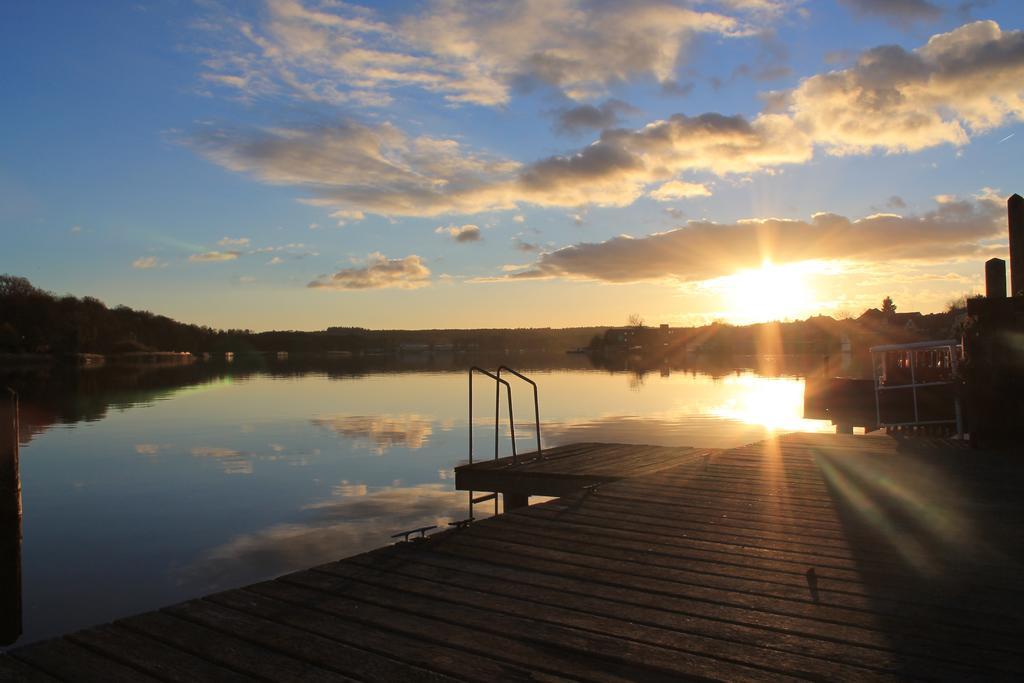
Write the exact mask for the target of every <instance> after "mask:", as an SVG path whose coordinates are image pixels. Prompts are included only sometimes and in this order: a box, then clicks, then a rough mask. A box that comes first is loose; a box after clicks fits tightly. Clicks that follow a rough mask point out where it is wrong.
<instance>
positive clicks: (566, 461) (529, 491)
mask: <svg viewBox="0 0 1024 683" xmlns="http://www.w3.org/2000/svg"><path fill="white" fill-rule="evenodd" d="M710 452H711V451H708V450H701V449H696V448H686V447H667V446H645V445H639V444H622V443H574V444H568V445H565V446H558V447H556V448H549V449H547V450H546V451H544V452H543V454H542V456H541V457H538V456H537V453H536V452H530V453H524V454H522V455H520V456H519V457H518V458H515V459H514V458H513V457H512V456H506V457H504V458H498V459H485V460H478V461H476V462H474V463H473V464H472V465H468V464H467V465H460V466H459V467H456V468H455V488H456V489H458V490H459V491H498V492H501V493H504V494H514V495H522V496H567V495H570V494H573V493H576V492H578V491H579V490H580V489H583V488H586V487H588V486H595V485H601V484H607V483H609V482H612V481H618V480H619V479H625V478H626V477H636V476H640V475H644V474H653V473H654V472H658V471H660V470H665V469H668V468H669V467H674V466H676V465H680V464H682V463H684V462H686V461H687V460H692V459H695V458H699V457H702V456H703V455H706V454H707V453H710Z"/></svg>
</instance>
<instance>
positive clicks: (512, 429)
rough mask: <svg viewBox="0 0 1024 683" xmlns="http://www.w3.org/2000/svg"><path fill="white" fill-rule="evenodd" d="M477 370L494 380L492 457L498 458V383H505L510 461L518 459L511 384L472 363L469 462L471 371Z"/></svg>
mask: <svg viewBox="0 0 1024 683" xmlns="http://www.w3.org/2000/svg"><path fill="white" fill-rule="evenodd" d="M474 372H479V373H480V374H482V375H486V376H487V377H490V378H491V379H493V380H494V382H495V384H494V459H495V460H497V459H498V438H499V437H498V426H499V425H498V422H499V419H498V418H499V416H500V411H499V406H500V404H499V398H500V397H501V387H500V386H499V385H500V384H504V385H505V390H506V392H507V394H508V429H509V434H510V436H511V437H512V439H511V440H512V462H513V463H515V462H517V461H518V454H517V453H516V420H515V417H514V416H513V414H512V386H511V385H510V384H509V383H508V382H507V381H506V380H503V379H502V378H501V377H498V376H497V375H495V374H492V373H490V372H487V371H486V370H484V369H483V368H481V367H478V366H476V365H474V366H473V367H471V368H470V369H469V463H470V464H471V465H472V464H473V373H474Z"/></svg>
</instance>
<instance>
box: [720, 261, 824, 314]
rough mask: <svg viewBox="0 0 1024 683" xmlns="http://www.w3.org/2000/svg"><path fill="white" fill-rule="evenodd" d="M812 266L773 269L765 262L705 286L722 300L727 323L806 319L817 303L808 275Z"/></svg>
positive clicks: (812, 268) (798, 264) (803, 264)
mask: <svg viewBox="0 0 1024 683" xmlns="http://www.w3.org/2000/svg"><path fill="white" fill-rule="evenodd" d="M812 270H814V265H813V264H811V263H794V264H790V265H785V266H776V265H773V264H771V263H765V264H764V265H763V266H762V267H761V268H758V269H757V270H744V271H740V272H739V273H736V274H735V275H729V276H727V277H723V278H718V279H716V280H713V281H711V282H709V283H708V286H709V288H710V289H712V290H713V291H716V292H718V293H719V294H720V295H721V297H722V304H723V306H724V310H723V312H724V317H726V318H727V319H728V320H729V322H733V323H737V324H749V323H754V322H765V321H770V320H788V319H794V318H799V317H804V316H807V315H808V314H809V313H810V312H812V311H813V310H814V307H815V305H816V304H817V303H818V302H817V300H816V297H815V296H814V292H813V291H812V285H811V282H810V278H809V275H810V274H811V272H812Z"/></svg>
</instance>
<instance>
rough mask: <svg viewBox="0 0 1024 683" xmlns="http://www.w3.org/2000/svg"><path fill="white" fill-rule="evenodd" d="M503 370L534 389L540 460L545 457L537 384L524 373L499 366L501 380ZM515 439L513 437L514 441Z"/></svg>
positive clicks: (510, 413)
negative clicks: (542, 451)
mask: <svg viewBox="0 0 1024 683" xmlns="http://www.w3.org/2000/svg"><path fill="white" fill-rule="evenodd" d="M503 370H504V371H505V372H510V373H512V374H513V375H515V376H516V377H518V378H519V379H521V380H523V381H524V382H526V383H527V384H529V385H530V386H532V387H533V418H534V421H535V423H536V428H537V457H538V458H542V457H544V456H543V454H542V453H541V449H540V398H539V396H538V394H537V383H536V382H534V381H533V380H532V379H530V378H529V377H527V376H526V375H524V374H522V373H519V372H516V371H515V370H513V369H512V368H510V367H508V366H507V365H499V366H498V371H497V373H496V374H497V376H498V377H499V378H500V377H501V372H502V371H503ZM511 410H512V408H511V406H510V407H509V419H511V415H512V412H511ZM514 438H515V437H513V439H514Z"/></svg>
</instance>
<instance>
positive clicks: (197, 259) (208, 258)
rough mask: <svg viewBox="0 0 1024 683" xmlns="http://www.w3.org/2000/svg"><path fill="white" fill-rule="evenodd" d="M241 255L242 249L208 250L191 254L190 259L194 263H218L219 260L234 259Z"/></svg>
mask: <svg viewBox="0 0 1024 683" xmlns="http://www.w3.org/2000/svg"><path fill="white" fill-rule="evenodd" d="M241 255H242V252H240V251H207V252H203V253H201V254H191V255H190V256H189V257H188V260H189V261H191V262H192V263H216V262H218V261H234V260H235V259H236V258H238V257H239V256H241Z"/></svg>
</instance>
